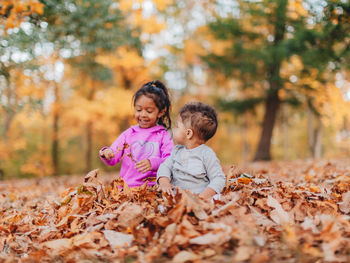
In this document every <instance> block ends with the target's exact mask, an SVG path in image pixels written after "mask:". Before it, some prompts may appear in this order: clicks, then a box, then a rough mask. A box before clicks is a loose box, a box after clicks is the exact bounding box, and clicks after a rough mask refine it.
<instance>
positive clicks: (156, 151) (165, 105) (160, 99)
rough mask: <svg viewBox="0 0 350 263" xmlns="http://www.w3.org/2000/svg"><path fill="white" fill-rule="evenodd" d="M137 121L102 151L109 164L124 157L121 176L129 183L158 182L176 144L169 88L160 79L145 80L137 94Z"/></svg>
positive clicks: (134, 100)
mask: <svg viewBox="0 0 350 263" xmlns="http://www.w3.org/2000/svg"><path fill="white" fill-rule="evenodd" d="M133 104H134V117H135V119H136V121H137V123H138V124H137V125H135V126H131V127H130V128H129V129H127V130H126V131H124V132H123V133H122V134H121V135H120V136H119V137H118V138H117V139H116V140H115V141H114V142H113V143H112V145H111V146H110V147H103V148H102V149H101V150H100V152H99V154H100V158H101V160H102V161H103V162H104V163H106V164H107V165H111V166H113V165H115V164H117V163H118V162H119V161H120V160H121V159H122V158H123V161H122V165H121V169H120V176H121V177H122V178H123V179H124V181H125V182H126V183H127V184H128V186H129V187H137V186H141V185H143V184H144V183H145V182H146V181H147V182H148V185H149V186H152V185H154V184H155V179H156V175H157V170H158V168H159V165H160V164H161V163H162V162H163V161H164V160H165V159H166V158H167V157H169V155H170V153H171V150H172V148H173V146H174V144H173V141H172V138H171V136H170V134H169V133H168V132H167V129H169V128H170V127H171V119H170V114H169V112H170V99H169V94H168V90H167V88H166V87H165V85H164V84H163V83H162V82H160V81H158V80H157V81H151V82H148V83H146V84H144V85H143V86H142V87H141V88H140V89H139V90H138V91H136V93H135V95H134V97H133Z"/></svg>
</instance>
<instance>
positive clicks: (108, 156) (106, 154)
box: [100, 132, 126, 166]
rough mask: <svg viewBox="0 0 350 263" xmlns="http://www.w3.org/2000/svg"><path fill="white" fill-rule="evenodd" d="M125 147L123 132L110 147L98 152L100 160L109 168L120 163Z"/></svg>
mask: <svg viewBox="0 0 350 263" xmlns="http://www.w3.org/2000/svg"><path fill="white" fill-rule="evenodd" d="M125 147H126V140H125V132H123V133H122V134H121V135H120V136H119V137H118V138H117V139H116V140H115V141H114V142H113V143H112V145H111V146H110V147H103V148H102V149H101V150H100V159H101V160H102V161H103V162H104V163H105V164H108V165H110V166H113V165H116V164H117V163H118V162H120V160H121V158H122V156H123V154H124V148H125Z"/></svg>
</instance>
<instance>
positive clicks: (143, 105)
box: [134, 95, 165, 129]
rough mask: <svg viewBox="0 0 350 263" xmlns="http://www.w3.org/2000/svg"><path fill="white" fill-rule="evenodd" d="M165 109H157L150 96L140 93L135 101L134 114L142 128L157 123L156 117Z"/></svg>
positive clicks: (162, 113)
mask: <svg viewBox="0 0 350 263" xmlns="http://www.w3.org/2000/svg"><path fill="white" fill-rule="evenodd" d="M164 112H165V110H162V111H159V109H158V108H157V106H156V104H155V103H154V101H153V99H152V98H149V97H147V96H145V95H141V96H140V97H139V98H138V99H137V100H136V102H135V112H134V116H135V119H136V121H137V123H138V124H139V126H140V127H141V128H143V129H147V128H151V127H153V126H155V125H156V124H157V120H158V118H160V117H162V116H163V115H164Z"/></svg>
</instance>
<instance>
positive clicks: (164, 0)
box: [152, 0, 174, 11]
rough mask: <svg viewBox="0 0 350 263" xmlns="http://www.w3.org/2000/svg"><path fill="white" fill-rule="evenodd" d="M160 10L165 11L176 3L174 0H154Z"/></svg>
mask: <svg viewBox="0 0 350 263" xmlns="http://www.w3.org/2000/svg"><path fill="white" fill-rule="evenodd" d="M152 2H153V3H154V4H155V5H156V7H157V9H158V10H159V11H164V10H165V9H166V8H167V7H168V6H170V5H172V4H173V3H174V1H173V0H152Z"/></svg>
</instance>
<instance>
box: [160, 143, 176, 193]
mask: <svg viewBox="0 0 350 263" xmlns="http://www.w3.org/2000/svg"><path fill="white" fill-rule="evenodd" d="M173 152H174V150H173V151H172V152H171V155H170V156H169V157H168V158H167V159H166V160H165V161H164V162H163V163H162V164H161V165H160V166H159V169H158V171H157V184H158V185H159V188H160V189H161V190H162V192H166V193H168V194H171V195H172V194H173V191H172V190H171V183H170V182H171V177H172V168H173V161H174V159H173Z"/></svg>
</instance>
